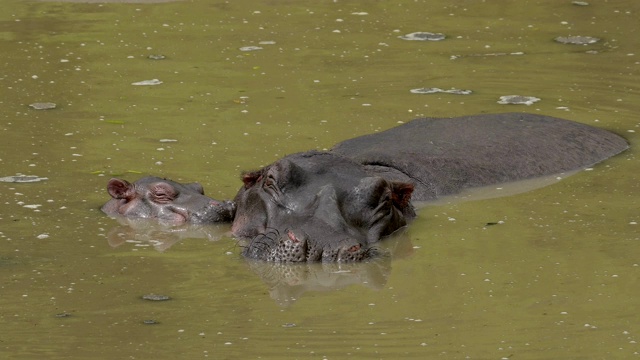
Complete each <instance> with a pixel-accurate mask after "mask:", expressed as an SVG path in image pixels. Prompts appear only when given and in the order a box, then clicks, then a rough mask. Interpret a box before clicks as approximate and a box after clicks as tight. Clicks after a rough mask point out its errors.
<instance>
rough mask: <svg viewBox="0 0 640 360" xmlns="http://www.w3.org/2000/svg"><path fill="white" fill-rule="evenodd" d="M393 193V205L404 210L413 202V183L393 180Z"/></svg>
mask: <svg viewBox="0 0 640 360" xmlns="http://www.w3.org/2000/svg"><path fill="white" fill-rule="evenodd" d="M391 193H392V198H391V200H392V201H393V205H395V206H396V207H397V208H398V209H400V210H403V209H405V208H407V207H408V206H410V204H411V194H412V193H413V184H410V183H403V182H399V181H392V182H391Z"/></svg>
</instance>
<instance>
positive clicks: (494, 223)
mask: <svg viewBox="0 0 640 360" xmlns="http://www.w3.org/2000/svg"><path fill="white" fill-rule="evenodd" d="M493 225H498V223H497V222H488V223H486V224H485V226H493Z"/></svg>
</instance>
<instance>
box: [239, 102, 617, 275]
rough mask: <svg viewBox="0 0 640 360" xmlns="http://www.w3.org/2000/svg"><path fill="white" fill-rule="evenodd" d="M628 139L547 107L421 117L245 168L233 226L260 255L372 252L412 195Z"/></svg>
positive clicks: (349, 257)
mask: <svg viewBox="0 0 640 360" xmlns="http://www.w3.org/2000/svg"><path fill="white" fill-rule="evenodd" d="M627 148H628V143H627V142H626V140H625V139H623V138H622V137H620V136H618V135H616V134H613V133H611V132H609V131H606V130H603V129H599V128H595V127H592V126H588V125H584V124H580V123H576V122H572V121H568V120H563V119H558V118H553V117H549V116H543V115H534V114H523V113H505V114H487V115H475V116H465V117H459V118H425V119H416V120H413V121H411V122H409V123H406V124H404V125H401V126H399V127H396V128H393V129H390V130H387V131H383V132H380V133H377V134H372V135H365V136H361V137H357V138H355V139H351V140H346V141H344V142H341V143H339V144H337V145H335V146H334V147H333V148H332V149H331V150H329V151H326V152H319V151H308V152H303V153H298V154H293V155H289V156H286V157H284V158H283V159H280V160H278V161H276V162H274V163H273V164H271V165H268V166H266V167H264V168H262V169H260V170H257V171H252V172H247V173H245V174H244V175H243V177H242V180H243V183H244V185H243V186H242V187H241V188H240V190H239V191H238V193H237V195H236V197H235V199H234V202H235V203H236V206H237V209H236V214H235V217H234V221H233V225H232V232H233V234H234V235H235V236H236V237H238V238H245V239H249V240H248V241H247V245H246V246H245V247H244V249H243V255H244V256H246V257H248V258H252V259H259V260H266V261H273V262H305V261H307V262H314V261H322V262H350V261H361V260H366V259H370V258H372V257H376V256H378V255H380V254H379V252H378V251H377V250H376V249H377V246H376V243H377V242H378V241H379V240H380V239H381V238H383V237H385V236H388V235H390V234H392V233H393V232H394V231H396V230H398V229H401V228H402V227H403V226H405V225H406V224H407V222H408V221H409V220H411V219H412V218H413V217H415V210H414V207H413V205H412V203H411V201H429V200H434V199H437V198H439V197H441V196H445V195H451V194H455V193H458V192H460V191H462V190H464V189H466V188H471V187H479V186H486V185H491V184H498V183H504V182H508V181H516V180H523V179H529V178H533V177H540V176H544V175H551V174H558V173H563V172H569V171H572V170H577V169H581V168H584V167H587V166H590V165H593V164H595V163H597V162H600V161H602V160H604V159H606V158H608V157H611V156H613V155H615V154H617V153H620V152H621V151H623V150H625V149H627Z"/></svg>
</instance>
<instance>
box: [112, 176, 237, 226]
mask: <svg viewBox="0 0 640 360" xmlns="http://www.w3.org/2000/svg"><path fill="white" fill-rule="evenodd" d="M107 191H108V192H109V195H111V197H112V199H111V200H109V201H108V202H107V203H106V204H104V205H103V206H102V208H101V210H102V211H103V212H105V213H106V214H108V215H111V216H124V217H126V218H152V219H158V220H159V221H162V222H166V223H170V224H184V223H190V224H210V223H216V222H230V221H231V220H232V219H233V214H234V212H235V204H233V203H232V202H230V201H223V202H221V201H217V200H214V199H212V198H210V197H207V196H205V195H204V191H203V189H202V186H201V185H200V184H198V183H191V184H180V183H177V182H174V181H171V180H167V179H161V178H158V177H153V176H148V177H144V178H142V179H140V180H138V181H136V182H134V183H133V184H132V183H129V182H128V181H126V180H122V179H111V180H109V183H108V185H107Z"/></svg>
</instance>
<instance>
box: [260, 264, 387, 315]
mask: <svg viewBox="0 0 640 360" xmlns="http://www.w3.org/2000/svg"><path fill="white" fill-rule="evenodd" d="M247 263H248V264H249V267H250V268H251V270H253V271H254V272H255V273H256V274H258V276H259V277H260V278H261V279H262V281H264V283H265V284H266V285H267V287H268V288H269V296H271V298H272V299H273V300H274V301H275V302H276V303H278V305H280V306H283V307H287V306H291V305H293V303H294V302H295V301H296V300H297V299H298V298H300V297H301V296H302V295H303V294H304V293H305V292H307V291H332V290H338V289H342V288H345V287H347V286H350V285H354V284H362V285H364V286H366V287H368V288H371V289H376V290H378V289H382V287H384V285H385V284H386V283H387V278H388V277H389V274H390V273H391V257H390V256H382V257H380V258H378V259H375V260H371V261H366V262H363V263H343V264H341V263H308V264H307V263H302V264H295V263H292V264H288V263H272V262H266V261H258V260H249V259H247Z"/></svg>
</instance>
